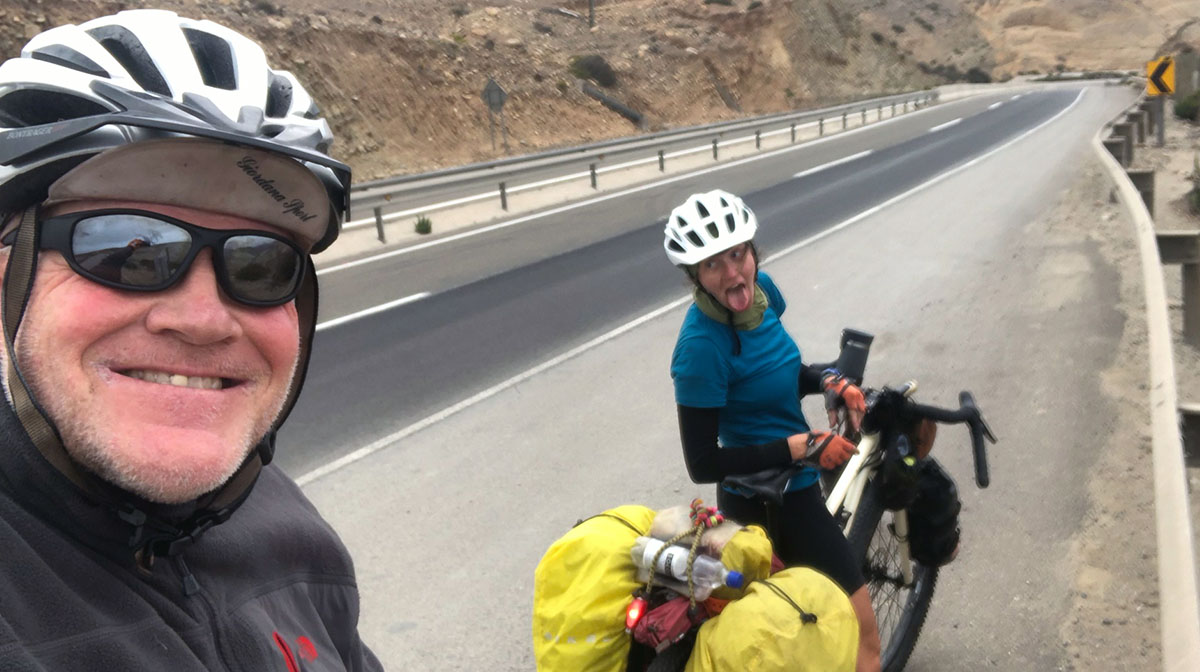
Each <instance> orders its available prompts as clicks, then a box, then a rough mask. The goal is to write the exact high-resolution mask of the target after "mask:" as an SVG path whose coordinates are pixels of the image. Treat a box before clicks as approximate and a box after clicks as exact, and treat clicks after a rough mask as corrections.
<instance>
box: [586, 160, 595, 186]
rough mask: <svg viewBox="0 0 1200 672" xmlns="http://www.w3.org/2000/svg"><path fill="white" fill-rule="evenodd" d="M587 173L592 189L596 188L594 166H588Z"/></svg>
mask: <svg viewBox="0 0 1200 672" xmlns="http://www.w3.org/2000/svg"><path fill="white" fill-rule="evenodd" d="M588 172H589V173H591V174H592V189H595V188H596V164H594V163H592V164H588Z"/></svg>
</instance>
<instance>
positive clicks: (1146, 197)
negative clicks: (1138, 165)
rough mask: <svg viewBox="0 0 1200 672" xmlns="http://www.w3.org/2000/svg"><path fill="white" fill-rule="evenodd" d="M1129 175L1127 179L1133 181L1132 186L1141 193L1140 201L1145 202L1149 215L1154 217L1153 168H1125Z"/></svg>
mask: <svg viewBox="0 0 1200 672" xmlns="http://www.w3.org/2000/svg"><path fill="white" fill-rule="evenodd" d="M1125 173H1126V174H1127V175H1129V181H1130V182H1133V186H1134V187H1135V188H1136V189H1137V190H1138V193H1139V194H1141V195H1142V202H1143V203H1145V204H1146V210H1147V211H1149V212H1150V216H1151V217H1154V171H1153V170H1126V171H1125Z"/></svg>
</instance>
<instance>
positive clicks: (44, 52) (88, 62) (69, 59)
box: [30, 44, 108, 78]
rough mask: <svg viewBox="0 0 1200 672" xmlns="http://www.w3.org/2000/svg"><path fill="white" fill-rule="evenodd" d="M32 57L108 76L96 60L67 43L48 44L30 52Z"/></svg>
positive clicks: (83, 71) (90, 73)
mask: <svg viewBox="0 0 1200 672" xmlns="http://www.w3.org/2000/svg"><path fill="white" fill-rule="evenodd" d="M30 57H31V58H33V60H35V61H45V62H47V63H53V64H55V65H60V66H62V67H64V68H70V69H72V70H78V71H79V72H82V73H84V74H87V75H92V76H93V77H104V78H107V77H108V72H107V71H106V70H105V69H104V68H102V67H100V66H99V65H98V64H97V63H96V62H95V61H93V60H92V59H90V58H88V57H87V56H84V55H83V54H81V53H79V52H78V51H75V50H74V49H72V48H70V47H68V46H66V45H65V44H51V45H47V46H45V47H42V48H41V49H38V50H37V51H35V52H33V53H32V54H30Z"/></svg>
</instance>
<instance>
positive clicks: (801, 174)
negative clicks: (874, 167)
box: [792, 149, 875, 179]
mask: <svg viewBox="0 0 1200 672" xmlns="http://www.w3.org/2000/svg"><path fill="white" fill-rule="evenodd" d="M873 151H875V150H873V149H868V150H867V151H865V152H859V153H858V154H852V155H850V156H843V157H842V158H840V159H838V160H836V161H830V162H829V163H825V164H822V165H819V166H816V167H813V168H809V169H808V170H802V171H800V172H798V173H796V174H795V175H793V176H792V178H793V179H795V178H797V177H806V176H808V175H812V174H813V173H819V172H821V171H822V170H825V169H826V168H832V167H834V166H838V165H841V164H843V163H850V162H851V161H853V160H855V159H861V158H863V157H864V156H867V155H868V154H870V153H871V152H873Z"/></svg>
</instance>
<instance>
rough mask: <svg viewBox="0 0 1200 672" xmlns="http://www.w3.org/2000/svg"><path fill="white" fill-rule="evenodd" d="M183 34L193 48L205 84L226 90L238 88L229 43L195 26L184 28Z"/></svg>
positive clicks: (193, 54)
mask: <svg viewBox="0 0 1200 672" xmlns="http://www.w3.org/2000/svg"><path fill="white" fill-rule="evenodd" d="M183 34H184V37H186V38H187V43H188V46H189V47H191V49H192V56H193V57H194V58H195V59H196V67H197V68H198V69H199V70H200V79H201V80H203V81H204V85H205V86H211V87H213V88H215V89H225V90H226V91H233V90H234V89H236V88H237V75H236V74H235V73H234V71H233V52H232V50H231V49H230V48H229V43H228V42H226V41H225V40H223V39H221V38H219V37H217V36H216V35H213V34H212V33H206V32H204V31H202V30H196V29H195V28H184V29H183Z"/></svg>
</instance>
